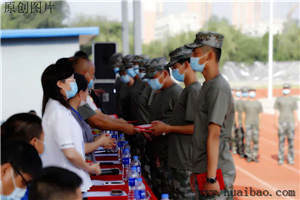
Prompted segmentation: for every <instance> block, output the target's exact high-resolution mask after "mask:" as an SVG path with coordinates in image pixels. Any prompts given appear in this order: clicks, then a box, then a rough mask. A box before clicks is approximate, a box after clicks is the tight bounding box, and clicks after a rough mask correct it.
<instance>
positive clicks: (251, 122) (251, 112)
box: [243, 100, 263, 161]
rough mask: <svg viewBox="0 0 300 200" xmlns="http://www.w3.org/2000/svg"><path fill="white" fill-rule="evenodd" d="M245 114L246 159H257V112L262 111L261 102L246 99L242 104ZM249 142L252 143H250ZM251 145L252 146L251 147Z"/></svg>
mask: <svg viewBox="0 0 300 200" xmlns="http://www.w3.org/2000/svg"><path fill="white" fill-rule="evenodd" d="M243 111H244V112H245V115H246V122H245V128H246V136H245V154H246V155H247V159H248V161H252V160H253V161H257V155H258V147H259V144H258V139H259V114H260V113H262V112H263V108H262V104H261V103H260V102H259V101H257V100H253V101H250V100H249V101H246V102H244V104H243ZM251 142H252V143H253V145H251ZM251 146H252V147H251Z"/></svg>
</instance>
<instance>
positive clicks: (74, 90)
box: [66, 81, 78, 99]
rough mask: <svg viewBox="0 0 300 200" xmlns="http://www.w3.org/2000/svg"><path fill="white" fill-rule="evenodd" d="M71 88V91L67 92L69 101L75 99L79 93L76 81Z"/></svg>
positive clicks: (71, 84)
mask: <svg viewBox="0 0 300 200" xmlns="http://www.w3.org/2000/svg"><path fill="white" fill-rule="evenodd" d="M70 88H71V90H67V91H66V95H67V96H66V97H67V99H70V98H72V97H74V96H75V95H76V93H77V92H78V87H77V84H76V82H75V81H73V82H71V83H70Z"/></svg>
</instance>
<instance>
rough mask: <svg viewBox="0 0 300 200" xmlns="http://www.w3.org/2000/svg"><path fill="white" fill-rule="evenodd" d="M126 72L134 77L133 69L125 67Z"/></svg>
mask: <svg viewBox="0 0 300 200" xmlns="http://www.w3.org/2000/svg"><path fill="white" fill-rule="evenodd" d="M126 72H127V74H128V75H129V76H131V77H132V78H134V77H135V76H136V73H135V71H134V69H133V68H129V69H127V70H126Z"/></svg>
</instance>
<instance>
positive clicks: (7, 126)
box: [1, 113, 45, 154]
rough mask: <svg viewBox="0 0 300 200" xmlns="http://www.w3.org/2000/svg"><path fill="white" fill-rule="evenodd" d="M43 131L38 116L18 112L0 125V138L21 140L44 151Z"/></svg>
mask: <svg viewBox="0 0 300 200" xmlns="http://www.w3.org/2000/svg"><path fill="white" fill-rule="evenodd" d="M44 137H45V136H44V132H43V128H42V120H41V118H40V117H38V116H36V115H34V114H30V113H18V114H15V115H13V116H11V117H9V118H8V119H7V120H6V121H5V122H4V123H3V124H2V125H1V139H4V138H5V139H7V140H23V141H25V142H27V143H29V144H31V145H32V146H34V147H35V149H36V150H37V151H38V153H39V154H42V153H43V152H44V148H45V147H44Z"/></svg>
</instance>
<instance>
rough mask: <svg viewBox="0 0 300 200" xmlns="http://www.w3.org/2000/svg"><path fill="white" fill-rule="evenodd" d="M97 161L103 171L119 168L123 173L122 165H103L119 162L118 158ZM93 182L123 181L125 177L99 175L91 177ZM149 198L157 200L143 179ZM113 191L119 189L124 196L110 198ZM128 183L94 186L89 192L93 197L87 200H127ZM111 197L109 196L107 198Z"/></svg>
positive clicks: (109, 157) (112, 157)
mask: <svg viewBox="0 0 300 200" xmlns="http://www.w3.org/2000/svg"><path fill="white" fill-rule="evenodd" d="M96 160H97V161H99V162H100V166H101V169H111V168H118V169H119V170H120V171H121V172H122V169H123V168H122V165H121V164H101V162H103V161H115V162H117V161H118V157H117V156H101V157H96ZM91 179H92V180H93V181H98V180H99V181H122V180H123V177H122V174H120V175H99V176H91ZM142 179H143V182H144V185H145V188H146V193H147V196H148V197H149V200H157V198H156V197H155V195H154V194H153V192H152V190H151V188H150V187H149V186H148V184H147V183H146V181H145V179H144V178H143V177H142ZM113 189H118V190H122V191H124V192H123V194H122V196H110V191H111V190H113ZM128 190H129V188H128V182H127V181H125V182H124V184H120V185H97V186H96V185H94V186H92V187H91V188H90V190H89V191H88V194H89V195H93V196H92V197H87V198H86V199H87V200H104V199H105V200H116V199H118V200H123V199H124V200H125V199H126V200H127V199H128ZM107 195H109V196H107Z"/></svg>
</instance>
